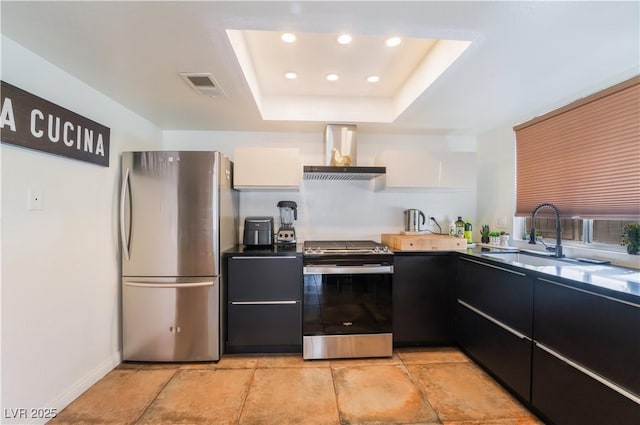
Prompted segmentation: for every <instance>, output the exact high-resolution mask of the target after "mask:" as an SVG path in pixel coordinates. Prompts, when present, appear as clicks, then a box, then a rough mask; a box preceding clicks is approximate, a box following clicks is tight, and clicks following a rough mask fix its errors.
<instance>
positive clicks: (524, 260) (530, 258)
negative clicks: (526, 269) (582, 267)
mask: <svg viewBox="0 0 640 425" xmlns="http://www.w3.org/2000/svg"><path fill="white" fill-rule="evenodd" d="M481 255H482V256H483V257H487V258H492V259H494V260H504V261H513V262H516V263H520V264H525V265H528V266H534V267H566V266H575V265H576V262H575V261H571V260H560V259H557V258H550V257H549V256H546V255H543V256H538V255H534V254H528V253H525V252H503V253H500V252H492V253H490V254H481Z"/></svg>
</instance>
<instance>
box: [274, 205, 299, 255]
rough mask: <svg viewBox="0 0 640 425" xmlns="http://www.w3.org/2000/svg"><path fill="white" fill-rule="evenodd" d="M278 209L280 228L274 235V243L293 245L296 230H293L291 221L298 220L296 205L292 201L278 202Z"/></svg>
mask: <svg viewBox="0 0 640 425" xmlns="http://www.w3.org/2000/svg"><path fill="white" fill-rule="evenodd" d="M278 208H280V228H279V229H278V233H277V234H276V243H277V244H281V245H287V244H295V243H296V230H295V229H294V228H293V221H294V220H297V219H298V204H296V203H295V202H293V201H280V202H278Z"/></svg>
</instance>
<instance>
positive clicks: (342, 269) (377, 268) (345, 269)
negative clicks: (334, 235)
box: [303, 264, 393, 274]
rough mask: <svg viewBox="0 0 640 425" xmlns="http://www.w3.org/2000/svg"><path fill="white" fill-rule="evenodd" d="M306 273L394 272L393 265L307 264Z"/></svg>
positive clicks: (304, 271) (304, 270)
mask: <svg viewBox="0 0 640 425" xmlns="http://www.w3.org/2000/svg"><path fill="white" fill-rule="evenodd" d="M303 273H304V274H393V266H383V265H380V264H365V265H362V266H338V265H324V266H305V267H304V269H303Z"/></svg>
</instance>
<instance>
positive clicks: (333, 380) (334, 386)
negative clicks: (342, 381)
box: [328, 362, 342, 425]
mask: <svg viewBox="0 0 640 425" xmlns="http://www.w3.org/2000/svg"><path fill="white" fill-rule="evenodd" d="M328 367H329V373H330V374H331V385H332V386H333V395H334V397H335V399H336V411H337V412H338V422H337V425H341V424H342V418H341V417H340V404H339V403H338V388H337V387H336V376H335V374H334V372H333V366H332V365H331V362H329V366H328Z"/></svg>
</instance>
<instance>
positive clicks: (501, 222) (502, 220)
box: [496, 215, 507, 228]
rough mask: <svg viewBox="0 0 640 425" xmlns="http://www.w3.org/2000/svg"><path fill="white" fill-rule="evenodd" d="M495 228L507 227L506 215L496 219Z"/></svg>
mask: <svg viewBox="0 0 640 425" xmlns="http://www.w3.org/2000/svg"><path fill="white" fill-rule="evenodd" d="M496 227H501V228H505V227H507V216H506V215H503V216H500V217H498V223H497V224H496Z"/></svg>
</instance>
